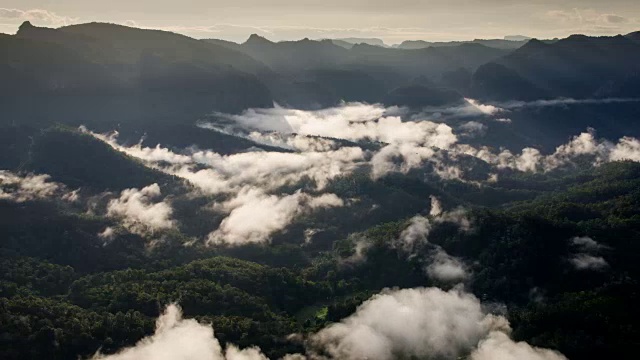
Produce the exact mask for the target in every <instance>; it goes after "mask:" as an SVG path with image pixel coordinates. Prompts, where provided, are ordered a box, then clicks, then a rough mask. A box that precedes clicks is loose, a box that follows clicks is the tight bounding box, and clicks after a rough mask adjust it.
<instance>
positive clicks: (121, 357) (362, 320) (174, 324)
mask: <svg viewBox="0 0 640 360" xmlns="http://www.w3.org/2000/svg"><path fill="white" fill-rule="evenodd" d="M510 331H511V329H510V326H509V322H508V321H507V319H506V318H504V317H503V316H500V315H493V314H490V313H487V312H486V311H485V310H484V307H483V306H482V304H481V303H480V301H479V300H478V299H477V298H476V297H475V296H473V295H472V294H469V293H467V292H465V291H463V290H462V289H460V288H455V289H452V290H449V291H444V290H441V289H438V288H414V289H402V290H389V289H386V290H383V291H382V292H381V293H379V294H377V295H374V296H373V297H371V298H370V299H369V300H367V301H365V302H364V303H363V304H362V305H360V306H359V307H358V308H357V309H356V311H355V313H354V314H352V315H350V316H348V317H346V318H345V319H343V320H341V321H340V322H337V323H334V324H331V325H328V326H327V327H325V328H324V329H322V330H320V331H318V332H317V333H315V334H311V335H309V336H308V338H307V341H306V342H305V344H306V353H305V354H288V355H286V356H285V357H284V359H288V360H305V359H309V360H312V359H315V360H322V359H324V360H330V359H336V360H337V359H341V360H358V359H370V360H391V359H396V358H421V359H457V358H460V357H461V356H469V358H470V359H472V360H489V359H501V360H523V359H524V360H566V357H564V356H563V355H562V354H560V353H559V352H557V351H553V350H549V349H542V348H537V347H533V346H531V345H529V344H527V343H525V342H515V341H513V340H512V339H511V338H510V336H509V334H510ZM134 359H135V360H164V359H166V360H267V357H266V356H265V355H264V354H263V353H262V352H261V351H260V349H259V348H257V347H250V348H246V349H239V348H238V347H236V346H235V345H233V344H228V345H227V347H226V349H224V350H223V348H222V346H221V345H220V342H219V341H218V340H217V339H216V338H215V335H214V330H213V329H212V327H211V326H210V325H208V324H201V323H198V322H197V321H196V320H194V319H183V317H182V312H181V309H180V308H179V307H178V306H177V305H169V306H168V307H167V308H166V310H165V312H164V313H163V314H162V315H161V316H160V317H159V318H158V320H157V321H156V330H155V333H154V334H153V335H151V336H149V337H146V338H144V339H142V340H140V341H139V342H138V343H137V344H136V345H135V346H133V347H129V348H125V349H122V350H120V351H119V352H117V353H115V354H113V355H103V354H100V353H97V354H96V355H94V356H93V357H92V358H91V360H134Z"/></svg>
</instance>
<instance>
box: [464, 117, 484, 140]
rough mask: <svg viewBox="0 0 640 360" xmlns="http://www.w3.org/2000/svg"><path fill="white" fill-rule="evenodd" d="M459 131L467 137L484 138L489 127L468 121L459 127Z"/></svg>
mask: <svg viewBox="0 0 640 360" xmlns="http://www.w3.org/2000/svg"><path fill="white" fill-rule="evenodd" d="M458 130H461V131H462V133H463V134H464V135H467V136H472V137H473V136H483V135H484V134H486V132H487V125H485V124H483V123H481V122H478V121H467V122H466V123H463V124H462V125H460V126H458Z"/></svg>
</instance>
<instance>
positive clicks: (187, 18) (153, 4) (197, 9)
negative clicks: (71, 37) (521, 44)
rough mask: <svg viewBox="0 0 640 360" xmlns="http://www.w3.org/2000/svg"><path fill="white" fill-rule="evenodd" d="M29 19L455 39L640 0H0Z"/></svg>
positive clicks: (536, 33)
mask: <svg viewBox="0 0 640 360" xmlns="http://www.w3.org/2000/svg"><path fill="white" fill-rule="evenodd" d="M25 20H29V21H31V22H32V23H33V24H34V25H36V26H48V27H60V26H64V25H69V24H75V23H85V22H92V21H99V22H110V23H119V24H124V25H130V26H135V27H142V28H155V29H163V30H169V31H174V32H178V33H182V34H185V35H188V36H191V37H195V38H218V39H225V40H231V41H236V42H242V41H244V40H246V39H247V37H248V36H249V35H250V34H253V33H256V34H259V35H261V36H264V37H266V38H268V39H271V40H274V41H281V40H297V39H301V38H305V37H308V38H311V39H322V38H343V37H359V38H370V37H374V38H380V39H382V40H384V41H385V42H386V43H387V44H395V43H400V42H402V41H403V40H428V41H450V40H470V39H475V38H502V37H503V36H505V35H526V36H530V37H536V38H554V37H565V36H568V35H571V34H575V33H582V34H586V35H616V34H625V33H629V32H632V31H637V30H640V1H638V0H608V1H602V0H527V1H523V0H422V1H420V0H393V1H389V0H385V1H382V0H320V1H318V0H270V1H264V0H183V1H162V0H137V1H131V0H110V1H92V0H0V32H4V33H9V34H13V33H15V32H16V30H17V27H18V26H19V25H20V24H21V23H22V22H23V21H25Z"/></svg>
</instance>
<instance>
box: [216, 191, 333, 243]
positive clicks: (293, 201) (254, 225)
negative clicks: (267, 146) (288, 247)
mask: <svg viewBox="0 0 640 360" xmlns="http://www.w3.org/2000/svg"><path fill="white" fill-rule="evenodd" d="M343 205H344V202H343V201H342V199H340V198H339V197H337V196H336V195H334V194H323V195H320V196H311V195H308V194H305V193H303V192H300V191H297V192H295V193H294V194H291V195H284V196H277V195H268V194H265V193H264V192H262V191H260V190H258V189H255V188H253V189H248V190H245V191H241V192H240V193H239V194H238V196H236V197H234V198H233V199H231V200H229V201H227V202H224V203H222V204H217V206H218V207H221V208H222V209H223V210H225V211H227V212H228V213H229V215H228V216H227V217H226V218H224V220H222V223H221V224H220V226H219V227H218V229H217V230H215V231H214V232H212V233H211V234H209V236H208V241H209V242H210V243H216V244H220V243H231V244H243V243H258V242H265V241H267V240H268V238H269V235H271V234H272V233H274V232H276V231H279V230H282V229H284V228H285V227H286V226H287V225H289V224H290V223H291V222H292V221H293V219H294V218H295V217H296V216H298V215H300V214H302V213H305V212H310V211H313V210H315V209H319V208H329V207H340V206H343Z"/></svg>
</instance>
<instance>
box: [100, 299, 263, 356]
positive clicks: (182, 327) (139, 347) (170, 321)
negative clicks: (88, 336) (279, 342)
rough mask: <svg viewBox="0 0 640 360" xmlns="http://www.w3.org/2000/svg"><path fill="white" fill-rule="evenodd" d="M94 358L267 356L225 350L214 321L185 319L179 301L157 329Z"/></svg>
mask: <svg viewBox="0 0 640 360" xmlns="http://www.w3.org/2000/svg"><path fill="white" fill-rule="evenodd" d="M91 360H267V357H266V356H264V355H263V354H262V353H261V352H260V350H258V349H257V348H248V349H243V350H240V349H238V348H237V347H236V346H234V345H229V346H228V347H227V349H226V350H225V351H223V350H222V346H220V342H219V341H218V339H216V338H215V336H214V333H213V329H212V328H211V326H210V325H206V324H200V323H198V322H197V321H196V320H194V319H183V318H182V311H181V309H180V308H179V307H178V306H176V305H169V306H168V307H167V308H166V310H165V312H164V313H163V314H162V315H161V316H160V317H159V318H158V320H157V321H156V330H155V333H154V334H153V335H151V336H149V337H147V338H144V339H142V340H140V341H139V342H138V343H137V344H136V345H135V346H133V347H130V348H127V349H123V350H121V351H119V352H118V353H116V354H114V355H102V354H99V353H98V354H96V355H94V356H93V357H92V358H91Z"/></svg>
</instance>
